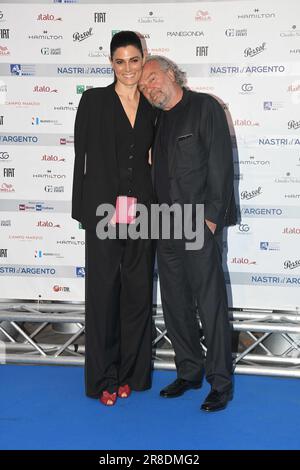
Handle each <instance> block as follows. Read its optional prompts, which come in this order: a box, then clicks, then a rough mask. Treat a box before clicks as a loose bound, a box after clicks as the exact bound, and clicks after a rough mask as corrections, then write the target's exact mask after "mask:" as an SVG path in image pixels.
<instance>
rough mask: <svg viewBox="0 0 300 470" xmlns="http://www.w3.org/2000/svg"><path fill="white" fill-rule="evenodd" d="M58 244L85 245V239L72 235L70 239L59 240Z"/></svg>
mask: <svg viewBox="0 0 300 470" xmlns="http://www.w3.org/2000/svg"><path fill="white" fill-rule="evenodd" d="M56 243H57V244H58V245H66V246H67V245H73V246H84V245H85V242H84V240H76V238H75V237H70V238H69V239H68V240H66V239H64V240H57V242H56Z"/></svg>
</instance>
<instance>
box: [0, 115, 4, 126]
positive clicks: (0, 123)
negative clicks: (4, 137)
mask: <svg viewBox="0 0 300 470" xmlns="http://www.w3.org/2000/svg"><path fill="white" fill-rule="evenodd" d="M3 124H4V116H0V126H3Z"/></svg>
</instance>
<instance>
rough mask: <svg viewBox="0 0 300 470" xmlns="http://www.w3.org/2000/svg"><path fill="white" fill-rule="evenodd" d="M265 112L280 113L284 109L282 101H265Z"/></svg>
mask: <svg viewBox="0 0 300 470" xmlns="http://www.w3.org/2000/svg"><path fill="white" fill-rule="evenodd" d="M263 106H264V111H278V110H279V109H282V108H283V102H282V101H264V103H263Z"/></svg>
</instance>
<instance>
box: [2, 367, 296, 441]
mask: <svg viewBox="0 0 300 470" xmlns="http://www.w3.org/2000/svg"><path fill="white" fill-rule="evenodd" d="M0 377H1V390H0V403H1V412H0V448H1V449H2V450H3V449H10V450H11V449H35V450H36V449H98V450H100V449H105V450H112V449H122V450H124V449H137V450H138V449H143V450H148V449H156V450H159V449H160V450H162V449H176V450H182V449H191V450H196V449H198V450H201V449H208V450H209V449H220V450H221V449H299V448H300V380H297V379H286V378H284V379H283V378H271V377H255V376H235V397H234V400H233V401H232V402H231V403H230V405H229V406H228V408H227V409H226V410H224V411H221V412H218V413H211V414H209V413H204V412H201V411H200V404H201V402H202V401H203V399H204V397H205V396H206V394H207V393H208V391H209V387H208V385H207V384H206V383H205V385H204V387H203V388H202V389H201V390H191V391H189V392H187V393H186V394H185V395H184V396H182V397H180V398H176V399H169V400H167V399H163V398H160V397H159V396H158V393H159V390H160V388H162V387H163V386H164V385H166V384H168V383H169V382H171V381H172V380H173V379H174V378H175V373H174V372H166V371H155V372H154V375H153V387H152V389H151V390H149V391H147V392H139V393H137V392H135V393H133V394H132V396H131V397H130V398H129V399H128V400H118V401H117V404H116V405H115V406H114V407H113V408H108V407H107V408H106V407H104V406H103V405H101V404H100V403H99V402H98V401H97V400H93V399H89V398H86V397H85V395H84V391H83V369H82V368H77V367H47V366H13V365H2V366H0Z"/></svg>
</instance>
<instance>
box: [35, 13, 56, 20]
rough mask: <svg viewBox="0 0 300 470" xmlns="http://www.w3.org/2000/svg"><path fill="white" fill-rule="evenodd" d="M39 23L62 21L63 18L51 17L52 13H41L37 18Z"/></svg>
mask: <svg viewBox="0 0 300 470" xmlns="http://www.w3.org/2000/svg"><path fill="white" fill-rule="evenodd" d="M37 21H62V18H61V17H60V16H59V17H55V16H54V15H51V14H50V13H46V14H44V13H40V14H39V15H38V17H37Z"/></svg>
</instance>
